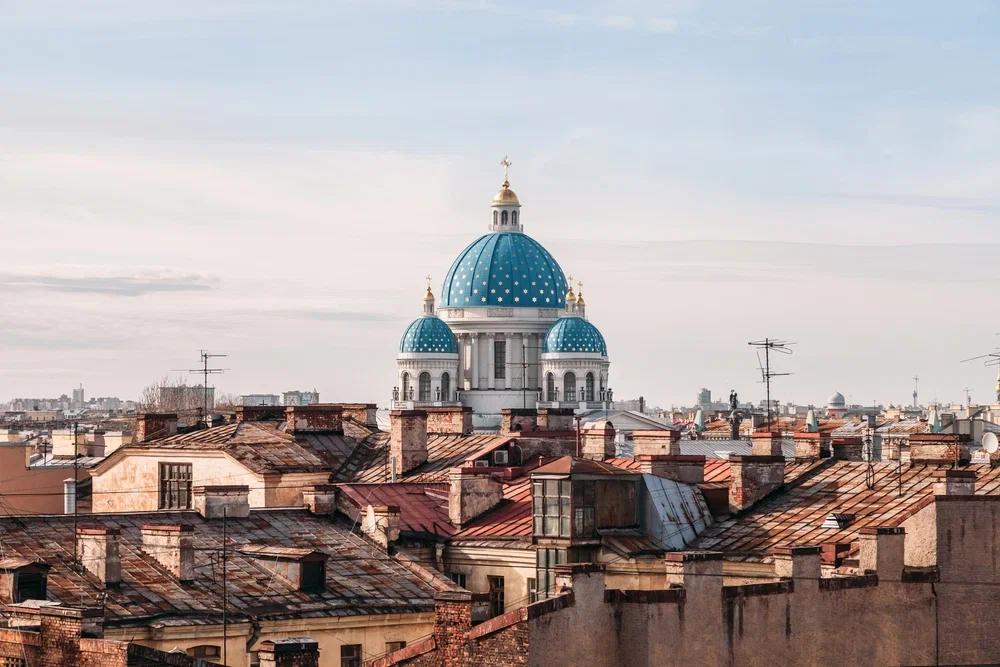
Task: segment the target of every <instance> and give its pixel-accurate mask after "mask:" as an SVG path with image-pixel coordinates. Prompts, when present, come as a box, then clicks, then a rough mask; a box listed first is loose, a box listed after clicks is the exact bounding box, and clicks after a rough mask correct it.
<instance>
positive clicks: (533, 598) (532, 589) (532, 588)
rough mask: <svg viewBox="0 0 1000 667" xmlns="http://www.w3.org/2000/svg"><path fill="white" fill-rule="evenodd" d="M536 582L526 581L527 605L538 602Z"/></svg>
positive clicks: (532, 580) (533, 580) (535, 580)
mask: <svg viewBox="0 0 1000 667" xmlns="http://www.w3.org/2000/svg"><path fill="white" fill-rule="evenodd" d="M538 599H539V598H538V580H537V579H528V603H529V604H531V603H532V602H538Z"/></svg>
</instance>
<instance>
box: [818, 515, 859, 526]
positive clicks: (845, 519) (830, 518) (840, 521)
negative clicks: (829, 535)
mask: <svg viewBox="0 0 1000 667" xmlns="http://www.w3.org/2000/svg"><path fill="white" fill-rule="evenodd" d="M852 523H854V515H853V514H845V513H842V512H830V513H829V514H827V515H826V519H825V520H824V521H823V525H822V526H820V528H836V529H837V530H843V529H844V528H847V527H848V526H850V525H851V524H852Z"/></svg>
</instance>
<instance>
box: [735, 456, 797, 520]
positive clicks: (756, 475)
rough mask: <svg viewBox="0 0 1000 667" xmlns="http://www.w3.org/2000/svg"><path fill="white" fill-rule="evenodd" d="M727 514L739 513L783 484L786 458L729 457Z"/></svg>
mask: <svg viewBox="0 0 1000 667" xmlns="http://www.w3.org/2000/svg"><path fill="white" fill-rule="evenodd" d="M729 467H730V471H731V474H730V478H729V511H730V512H739V511H742V510H744V509H746V508H748V507H750V506H751V505H753V504H754V503H756V502H757V501H758V500H760V499H761V498H764V497H765V496H767V495H768V494H769V493H771V492H772V491H774V490H775V489H777V488H778V487H780V486H781V485H782V484H784V477H785V457H783V456H756V455H751V456H741V455H739V454H730V455H729Z"/></svg>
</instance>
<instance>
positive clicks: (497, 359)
mask: <svg viewBox="0 0 1000 667" xmlns="http://www.w3.org/2000/svg"><path fill="white" fill-rule="evenodd" d="M493 377H494V378H496V379H497V380H502V379H504V378H505V377H507V341H505V340H498V341H494V343H493Z"/></svg>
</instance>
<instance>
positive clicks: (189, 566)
mask: <svg viewBox="0 0 1000 667" xmlns="http://www.w3.org/2000/svg"><path fill="white" fill-rule="evenodd" d="M193 531H194V529H193V528H192V527H191V526H189V525H186V524H180V523H147V524H145V525H143V527H142V548H143V550H144V551H145V552H146V553H148V554H149V555H150V556H152V557H153V558H155V559H156V560H157V561H158V562H159V563H160V565H162V566H163V567H164V568H166V570H167V571H168V572H170V574H172V575H174V576H175V577H177V579H178V580H179V581H192V580H193V579H194V545H193V543H192V540H191V533H192V532H193Z"/></svg>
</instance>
